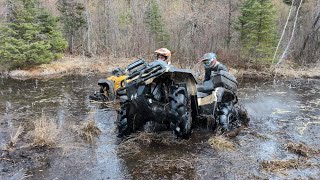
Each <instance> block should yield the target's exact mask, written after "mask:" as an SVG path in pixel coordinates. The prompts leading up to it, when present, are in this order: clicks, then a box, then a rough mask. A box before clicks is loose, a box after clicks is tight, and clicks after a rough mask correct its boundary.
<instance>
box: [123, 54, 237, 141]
mask: <svg viewBox="0 0 320 180" xmlns="http://www.w3.org/2000/svg"><path fill="white" fill-rule="evenodd" d="M126 71H127V72H128V76H127V77H126V79H125V80H124V81H123V86H122V87H120V88H119V89H118V90H117V94H118V96H119V98H120V103H121V109H120V111H119V112H118V119H117V126H118V130H119V136H124V135H129V134H130V133H132V132H134V131H137V130H139V129H141V128H143V125H144V124H145V123H146V122H147V121H155V122H157V123H160V124H164V125H166V126H167V127H168V128H169V127H170V128H171V129H172V130H173V132H174V134H175V135H176V136H177V137H181V138H189V137H190V135H191V128H192V125H193V123H192V121H193V120H198V119H200V120H201V119H203V118H201V117H203V116H211V117H212V118H211V122H210V125H211V127H212V128H213V129H215V128H216V127H217V125H221V126H222V127H223V129H224V130H225V131H231V130H233V129H235V128H238V127H239V126H240V125H241V120H240V118H239V113H238V111H237V109H236V108H235V104H236V103H237V96H236V94H235V91H236V89H237V81H236V80H235V78H234V77H233V76H232V75H231V74H229V73H228V72H222V71H221V72H219V73H215V74H213V75H212V78H211V80H209V81H206V82H204V84H203V86H200V87H197V81H196V79H195V78H194V76H193V74H192V73H191V72H190V71H188V70H185V69H177V68H175V67H173V66H170V65H168V64H166V63H165V62H164V61H154V62H151V63H147V62H146V61H144V60H143V59H139V60H137V61H135V62H134V63H132V64H130V65H128V67H127V69H126Z"/></svg>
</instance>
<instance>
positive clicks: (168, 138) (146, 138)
mask: <svg viewBox="0 0 320 180" xmlns="http://www.w3.org/2000/svg"><path fill="white" fill-rule="evenodd" d="M185 143H186V140H177V139H174V138H173V135H172V133H171V132H162V133H148V132H137V133H135V134H132V135H131V136H129V137H128V138H126V139H124V140H123V141H122V142H121V143H120V145H119V147H118V150H119V151H118V152H119V154H120V155H128V154H130V155H135V154H138V153H139V152H140V150H141V148H143V147H148V146H150V145H151V144H158V145H159V144H161V145H165V146H169V145H181V144H185Z"/></svg>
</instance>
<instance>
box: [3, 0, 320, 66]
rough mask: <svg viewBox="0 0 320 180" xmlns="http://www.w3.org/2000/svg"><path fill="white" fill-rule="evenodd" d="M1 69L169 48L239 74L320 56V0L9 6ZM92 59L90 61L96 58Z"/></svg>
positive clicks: (12, 2) (177, 57)
mask: <svg viewBox="0 0 320 180" xmlns="http://www.w3.org/2000/svg"><path fill="white" fill-rule="evenodd" d="M0 3H1V6H0V12H1V14H0V17H1V18H0V19H1V26H0V31H1V35H0V64H1V66H2V68H1V69H15V68H24V67H29V66H34V65H38V64H43V63H49V62H51V61H52V60H55V59H59V58H61V57H62V56H63V54H72V55H74V56H86V57H89V58H90V57H113V58H126V57H129V58H131V57H144V58H147V59H152V55H153V51H154V50H156V49H158V48H161V47H167V48H168V49H170V50H171V51H172V52H173V57H172V59H173V61H175V62H176V63H182V64H194V62H195V61H196V60H197V58H199V57H200V56H201V55H202V54H204V53H206V52H216V53H217V54H218V59H219V60H221V61H222V62H225V63H227V64H228V65H230V66H233V67H235V68H237V67H244V68H249V67H252V66H253V67H256V66H264V65H267V66H269V65H270V64H276V63H278V62H279V61H282V60H287V61H288V62H293V63H295V64H296V65H298V66H310V65H313V64H314V63H317V62H319V59H320V58H319V57H320V2H319V1H317V0H293V1H291V0H174V1H172V0H139V1H135V0H91V1H89V0H1V2H0ZM89 60H90V59H89Z"/></svg>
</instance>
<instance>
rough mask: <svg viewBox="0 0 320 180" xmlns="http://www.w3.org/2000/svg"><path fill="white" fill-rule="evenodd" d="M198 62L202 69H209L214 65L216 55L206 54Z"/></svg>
mask: <svg viewBox="0 0 320 180" xmlns="http://www.w3.org/2000/svg"><path fill="white" fill-rule="evenodd" d="M200 61H201V62H203V64H204V67H206V68H210V67H212V66H213V65H214V64H216V62H217V55H216V54H215V53H206V54H204V55H203V56H202V57H201V59H200Z"/></svg>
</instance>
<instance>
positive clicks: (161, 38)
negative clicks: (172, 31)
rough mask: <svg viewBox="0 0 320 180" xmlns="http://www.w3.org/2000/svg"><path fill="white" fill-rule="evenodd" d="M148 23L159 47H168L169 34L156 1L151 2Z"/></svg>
mask: <svg viewBox="0 0 320 180" xmlns="http://www.w3.org/2000/svg"><path fill="white" fill-rule="evenodd" d="M147 23H148V24H149V27H150V30H151V33H152V34H153V35H154V36H155V40H156V41H157V46H158V47H167V46H168V42H169V34H168V33H167V31H166V29H165V28H166V27H165V25H164V23H163V19H162V14H161V11H160V6H159V4H158V2H157V1H156V0H151V1H150V9H149V12H148V19H147Z"/></svg>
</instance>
